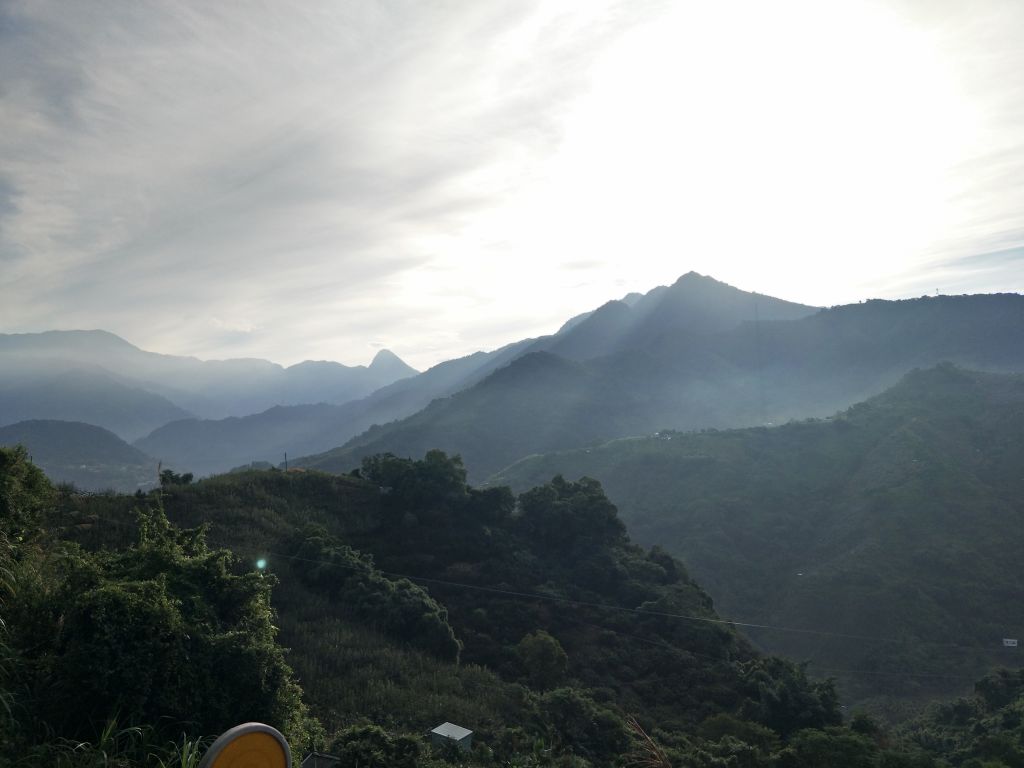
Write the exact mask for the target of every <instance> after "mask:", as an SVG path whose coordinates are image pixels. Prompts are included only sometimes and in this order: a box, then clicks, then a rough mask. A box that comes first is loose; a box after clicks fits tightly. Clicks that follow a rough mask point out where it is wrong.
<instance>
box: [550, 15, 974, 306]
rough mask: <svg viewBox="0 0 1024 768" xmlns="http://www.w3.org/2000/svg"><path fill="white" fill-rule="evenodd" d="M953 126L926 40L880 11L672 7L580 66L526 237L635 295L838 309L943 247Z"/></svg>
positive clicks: (951, 106)
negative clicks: (589, 75) (705, 279)
mask: <svg viewBox="0 0 1024 768" xmlns="http://www.w3.org/2000/svg"><path fill="white" fill-rule="evenodd" d="M973 131H974V127H973V125H972V111H971V108H970V104H969V103H967V102H966V100H965V98H963V97H962V96H961V95H960V94H958V93H957V91H956V88H955V83H954V81H953V78H952V77H951V76H950V75H949V74H948V72H947V70H946V68H945V67H944V65H943V62H942V60H941V58H940V56H939V54H938V53H937V47H936V46H935V45H934V44H933V41H932V40H930V39H929V38H928V37H927V36H925V35H924V34H922V33H921V32H919V31H916V30H914V29H913V28H912V27H911V26H909V24H907V23H905V22H904V21H903V20H901V19H900V18H899V17H897V16H895V15H894V14H893V13H891V12H890V11H885V10H883V9H879V8H875V7H873V6H871V5H867V4H862V3H857V4H848V5H847V6H846V7H845V8H841V7H840V6H838V5H837V4H834V3H829V4H820V3H809V2H808V3H759V2H733V3H686V4H678V5H676V6H674V7H673V9H672V10H670V11H669V12H667V13H666V15H665V16H664V17H662V18H660V19H658V20H657V21H656V22H655V23H652V24H650V25H649V26H647V27H644V28H641V29H639V30H637V31H635V32H634V33H633V34H631V35H629V36H627V37H625V38H624V39H623V40H622V41H621V43H620V44H619V45H617V46H616V47H615V48H613V49H612V50H611V51H610V52H609V53H608V55H607V56H606V57H604V59H603V60H602V61H601V62H600V63H599V64H598V66H597V67H596V69H595V71H594V73H593V88H592V91H591V92H590V94H589V95H588V97H587V98H585V99H584V100H583V101H581V102H580V103H579V105H578V107H577V109H576V110H575V112H574V114H572V115H571V117H570V119H569V121H568V124H567V127H566V138H565V142H564V144H563V147H562V150H561V152H560V155H559V157H558V158H557V160H556V170H555V172H554V173H553V175H552V176H551V177H549V182H548V186H547V189H546V196H545V199H544V200H543V202H542V203H541V205H540V206H538V208H539V209H541V210H546V211H551V212H552V213H551V214H550V215H549V216H548V217H547V226H546V227H544V228H543V229H544V230H545V231H544V235H543V237H542V238H539V239H538V240H549V241H550V243H551V244H554V248H552V246H551V245H550V244H549V246H548V248H552V250H553V251H554V252H557V253H564V252H565V251H566V249H567V248H571V249H572V251H574V252H583V253H586V254H588V255H589V256H591V257H597V258H602V257H603V258H608V259H609V260H610V261H611V262H612V263H617V264H619V265H621V270H622V271H623V273H626V272H627V271H628V273H629V276H630V282H631V283H633V282H634V281H635V284H636V285H637V286H638V287H639V286H647V285H650V284H651V283H652V282H658V281H659V280H660V281H664V280H665V279H667V278H670V277H671V276H672V275H674V274H676V273H679V272H680V270H683V269H688V268H694V269H698V270H699V271H704V272H708V273H711V274H713V275H715V276H716V277H719V278H720V279H723V280H726V281H727V282H731V283H733V284H736V285H740V286H749V287H757V289H758V290H761V291H764V292H768V293H772V292H773V291H777V292H778V294H779V295H784V296H787V297H789V298H803V299H806V300H818V301H820V300H821V297H822V293H823V289H827V286H828V285H830V284H831V285H832V286H833V290H832V296H833V298H834V299H835V300H836V301H838V300H842V299H846V300H852V299H855V298H857V297H856V296H855V295H852V296H851V295H850V289H851V288H852V287H853V284H855V283H856V282H858V281H860V280H862V279H865V278H868V279H871V280H873V281H877V280H878V278H879V276H884V275H886V274H894V273H896V272H898V271H901V270H902V269H904V268H906V267H907V266H909V264H910V263H912V262H913V260H914V259H915V257H920V256H922V255H924V254H925V253H926V252H927V251H928V250H929V248H930V247H931V245H932V244H933V243H934V242H936V241H940V240H942V239H943V237H944V236H945V235H946V234H947V228H948V227H949V226H951V223H952V222H951V215H952V214H951V212H950V210H949V209H948V208H947V200H948V198H949V197H951V196H952V194H953V190H952V187H951V180H950V178H949V174H950V173H951V172H952V170H953V169H954V168H955V166H956V164H957V163H958V162H959V161H961V160H962V159H963V158H964V157H966V155H967V154H968V153H969V151H970V144H971V140H972V135H973ZM540 215H541V216H543V215H544V214H540ZM538 244H539V242H538Z"/></svg>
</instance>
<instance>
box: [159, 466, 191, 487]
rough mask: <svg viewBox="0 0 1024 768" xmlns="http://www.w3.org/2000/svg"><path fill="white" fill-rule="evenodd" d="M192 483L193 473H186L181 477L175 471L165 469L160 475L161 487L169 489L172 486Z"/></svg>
mask: <svg viewBox="0 0 1024 768" xmlns="http://www.w3.org/2000/svg"><path fill="white" fill-rule="evenodd" d="M191 482H192V473H191V472H186V473H185V474H183V475H179V474H178V473H177V472H175V471H174V470H173V469H165V470H164V471H163V472H161V473H160V487H161V488H167V487H168V486H171V485H188V484H189V483H191Z"/></svg>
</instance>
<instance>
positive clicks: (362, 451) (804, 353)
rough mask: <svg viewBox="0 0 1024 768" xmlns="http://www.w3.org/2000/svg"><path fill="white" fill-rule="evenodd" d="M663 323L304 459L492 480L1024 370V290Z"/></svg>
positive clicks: (523, 361) (507, 377)
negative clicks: (630, 442)
mask: <svg viewBox="0 0 1024 768" xmlns="http://www.w3.org/2000/svg"><path fill="white" fill-rule="evenodd" d="M711 283H712V284H709V285H711V287H712V288H713V290H714V291H715V292H716V293H717V292H719V291H720V290H721V289H720V288H719V286H721V284H718V283H714V281H711ZM733 290H735V289H733ZM610 311H611V312H612V313H614V314H613V317H612V321H611V322H610V323H608V324H610V325H612V326H614V327H620V326H619V325H618V322H617V319H618V318H620V317H621V316H622V314H623V312H624V310H623V309H622V308H614V309H611V310H610ZM802 311H803V309H799V308H798V309H797V310H794V314H795V315H798V314H799V312H802ZM591 322H594V323H604V322H605V321H604V320H602V319H601V318H600V313H595V314H593V315H592V316H591V317H589V318H587V319H586V320H584V321H583V322H581V323H578V324H575V325H574V326H572V328H571V329H570V333H573V334H576V333H581V332H584V331H585V329H586V326H587V324H588V323H591ZM662 327H665V328H666V330H665V331H664V332H662V333H657V332H656V330H657V328H658V326H657V325H655V326H653V327H652V328H651V330H649V331H648V332H647V333H646V334H644V335H643V337H642V339H643V340H642V341H638V342H637V343H636V344H624V345H619V346H618V348H617V351H613V352H612V353H611V354H608V355H604V356H599V357H592V358H590V359H589V360H584V361H581V362H579V364H578V366H577V367H575V368H566V367H565V366H564V365H563V364H562V362H561V361H562V358H560V357H558V356H556V355H552V354H551V353H550V352H544V353H541V355H540V356H536V357H535V356H530V355H528V356H524V357H520V358H518V359H516V360H514V361H513V362H512V363H511V364H510V365H509V367H508V369H507V370H505V371H500V372H496V373H494V374H492V378H491V379H488V380H485V381H481V382H480V383H478V384H476V385H474V386H473V387H472V388H469V389H466V390H464V391H462V392H459V393H457V394H455V395H453V396H451V397H449V398H446V399H441V400H437V401H435V402H434V403H432V404H431V405H430V407H428V408H426V409H425V410H423V411H421V412H419V413H416V414H414V415H412V416H410V417H407V418H406V419H404V420H401V421H397V422H394V423H391V424H387V425H383V426H379V427H376V428H373V429H371V430H369V431H367V432H366V433H364V434H362V435H359V436H356V437H354V438H352V439H351V440H350V441H349V442H348V443H346V444H345V445H344V446H342V447H341V448H339V449H336V450H334V451H330V452H328V453H325V454H322V455H319V456H311V457H305V458H303V459H302V460H301V463H302V465H304V466H309V467H316V468H320V469H326V470H330V471H345V470H348V469H351V468H353V467H354V466H357V465H358V463H359V460H360V459H361V457H362V456H365V455H370V454H374V453H380V452H393V453H396V454H398V455H402V456H407V455H418V454H419V453H422V452H423V451H425V450H429V449H431V448H440V449H442V450H445V451H448V452H450V453H458V454H460V455H462V457H463V459H464V460H465V462H466V466H467V469H468V470H469V472H470V478H471V479H473V480H474V481H479V480H482V479H484V478H485V477H487V476H488V475H489V474H491V473H493V472H496V471H498V470H499V469H501V468H502V467H503V466H505V465H506V464H509V463H511V462H512V461H515V460H516V459H518V458H522V457H523V456H526V455H529V454H531V453H544V452H550V451H557V450H565V449H569V448H576V447H579V446H581V445H585V444H586V443H588V442H590V441H598V442H600V441H603V440H607V439H612V438H615V437H625V436H628V435H637V434H645V433H650V432H654V431H657V430H662V429H681V430H688V429H699V428H706V427H714V428H727V427H739V426H748V425H757V424H764V423H770V422H774V423H779V422H783V421H786V420H789V419H791V418H803V417H807V416H825V415H828V414H830V413H833V412H835V411H837V410H840V409H842V408H845V407H847V406H849V405H851V404H852V403H854V402H857V401H859V400H863V399H865V398H867V397H870V396H872V395H874V394H877V393H878V392H880V391H882V390H883V389H884V388H885V387H887V386H890V385H891V384H893V383H895V382H896V381H897V380H899V378H900V377H901V376H903V375H904V374H905V373H906V372H907V371H909V370H910V369H912V368H914V367H923V366H930V365H935V364H936V363H938V362H941V361H944V360H950V361H954V362H957V363H959V364H962V365H965V366H969V367H972V368H979V369H988V370H1003V371H1024V343H1022V342H1021V339H1024V297H1021V296H1019V295H1017V294H993V295H987V296H943V297H926V298H921V299H910V300H903V301H870V302H865V303H862V304H854V305H849V306H843V307H836V308H832V309H828V310H821V311H818V312H814V313H813V314H807V315H804V316H797V317H796V319H792V320H782V319H773V320H757V321H754V322H750V321H743V322H738V323H737V324H736V325H734V326H733V327H732V328H728V329H726V330H718V331H710V332H707V333H703V334H701V333H687V332H683V331H680V330H679V329H677V328H676V329H673V327H672V326H671V325H667V324H666V325H665V326H662ZM709 327H712V328H714V327H716V326H715V325H714V324H713V323H712V324H709ZM717 327H722V326H720V325H719V326H717ZM615 344H618V337H616V340H615ZM535 347H536V345H535V346H534V347H531V349H532V348H535ZM545 355H546V357H545ZM517 367H521V368H523V369H524V370H523V371H522V375H519V374H518V373H517V372H516V368H517ZM513 380H514V381H515V385H514V386H513V385H510V382H512V381H513ZM552 381H557V385H552V384H551V382H552Z"/></svg>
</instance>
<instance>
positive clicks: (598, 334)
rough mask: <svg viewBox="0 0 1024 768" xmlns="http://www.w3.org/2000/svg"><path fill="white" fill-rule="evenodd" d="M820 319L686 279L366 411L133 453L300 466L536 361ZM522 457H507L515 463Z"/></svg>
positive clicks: (219, 433) (239, 425)
mask: <svg viewBox="0 0 1024 768" xmlns="http://www.w3.org/2000/svg"><path fill="white" fill-rule="evenodd" d="M815 311H817V310H816V309H815V308H814V307H808V306H804V305H801V304H794V303H792V302H786V301H782V300H779V299H773V298H771V297H767V296H761V295H759V294H754V293H748V292H746V291H741V290H739V289H736V288H732V287H731V286H728V285H726V284H724V283H721V282H719V281H717V280H714V279H713V278H710V277H705V276H703V275H699V274H697V273H695V272H690V273H687V274H685V275H683V276H682V277H680V278H679V280H677V281H676V282H675V283H674V284H673V285H671V286H661V287H658V288H654V289H653V290H651V291H649V292H648V293H646V294H630V295H628V296H626V297H624V298H623V300H621V301H613V302H609V303H608V304H605V305H604V306H602V307H600V308H598V309H597V310H595V311H593V312H588V313H584V314H582V315H578V316H576V317H574V318H572V319H570V320H568V321H566V323H565V324H564V325H563V326H562V327H561V328H560V329H559V331H558V332H557V333H555V334H553V335H551V336H544V337H541V338H538V339H524V340H522V341H518V342H514V343H512V344H508V345H506V346H504V347H501V348H500V349H497V350H494V351H492V352H477V353H475V354H473V355H469V356H467V357H463V358H459V359H457V360H449V361H446V362H443V363H439V364H438V365H436V366H434V367H433V368H431V369H429V370H427V371H425V372H423V373H421V374H419V375H418V376H415V377H410V378H406V379H402V380H399V381H396V382H394V383H392V384H390V385H388V386H386V387H382V388H381V389H380V390H378V391H376V392H374V393H373V394H372V395H370V396H368V397H366V398H364V399H363V400H361V401H356V402H352V403H346V404H344V405H341V406H326V405H323V406H317V407H316V408H315V409H313V408H307V407H301V408H283V409H274V410H273V412H269V411H268V412H265V413H259V414H254V415H251V416H248V417H246V418H243V419H239V420H233V419H224V420H220V421H189V422H182V423H179V424H169V425H167V426H165V427H163V428H161V429H159V430H156V431H155V432H154V433H153V434H151V435H149V436H147V437H146V438H145V439H144V440H141V441H139V442H138V443H137V445H138V446H139V447H140V448H143V449H144V450H146V451H148V452H150V453H152V454H153V455H155V456H159V457H161V458H164V459H165V460H167V461H170V462H171V463H174V464H176V465H190V466H193V467H195V468H196V469H197V470H198V471H200V472H202V473H207V472H222V471H226V470H228V469H229V468H231V467H234V466H238V465H240V464H245V463H248V462H250V461H253V460H263V461H267V460H269V461H274V462H279V461H281V459H282V456H283V454H284V453H285V452H287V453H288V454H289V455H290V456H299V455H303V454H312V453H317V452H321V451H326V450H329V449H331V448H334V447H336V446H339V445H341V444H343V443H345V442H346V441H347V440H349V439H352V438H355V437H356V436H358V435H360V434H361V433H363V432H365V431H366V430H368V429H371V428H372V427H374V425H379V424H388V423H389V422H393V421H395V420H397V419H402V418H406V417H413V416H414V415H415V414H418V413H419V412H420V411H421V410H422V409H424V408H427V407H428V406H431V403H432V402H433V401H435V400H438V399H439V398H441V399H443V398H447V397H450V396H452V395H455V394H456V393H458V392H461V391H463V390H465V389H467V388H468V387H470V386H472V385H474V384H477V383H479V382H481V381H482V380H484V379H485V378H486V377H487V376H489V375H491V374H493V373H495V372H496V371H499V370H501V369H502V368H504V367H505V366H508V365H509V364H510V363H512V362H513V361H516V360H518V359H520V358H523V357H524V356H527V355H530V354H536V353H544V354H549V355H550V354H552V353H553V354H554V355H558V356H559V358H565V359H570V360H577V361H579V360H586V359H590V358H594V357H600V356H607V355H609V354H612V353H614V352H617V351H624V350H626V349H629V348H631V347H633V346H635V344H637V343H640V341H642V340H646V339H649V338H652V337H660V336H664V335H668V334H683V335H689V334H697V335H699V334H702V333H707V332H709V331H711V330H720V329H723V328H732V327H735V326H738V325H740V324H742V323H743V322H747V321H753V320H756V319H757V318H758V317H759V316H760V317H764V318H766V319H768V318H778V319H789V318H798V317H804V316H806V315H808V314H811V313H813V312H815ZM431 407H432V408H433V407H434V406H431ZM566 439H570V438H569V436H567V438H566ZM574 444H575V443H574ZM517 457H518V455H515V456H511V455H510V456H509V460H510V461H511V460H513V459H514V458H517Z"/></svg>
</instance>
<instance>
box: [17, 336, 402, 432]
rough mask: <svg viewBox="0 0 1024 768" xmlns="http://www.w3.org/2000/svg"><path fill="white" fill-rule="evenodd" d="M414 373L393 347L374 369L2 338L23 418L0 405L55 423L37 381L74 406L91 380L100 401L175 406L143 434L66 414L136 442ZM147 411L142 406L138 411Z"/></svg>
mask: <svg viewBox="0 0 1024 768" xmlns="http://www.w3.org/2000/svg"><path fill="white" fill-rule="evenodd" d="M415 373H416V371H415V370H414V369H412V368H410V367H409V366H408V365H406V364H405V363H404V362H402V361H401V360H400V359H399V358H398V357H397V356H396V355H395V354H393V353H392V352H390V351H388V350H381V351H379V352H378V353H377V355H376V357H374V359H373V362H372V363H370V365H369V366H354V367H349V366H345V365H342V364H340V363H334V362H325V361H313V360H307V361H305V362H303V363H298V364H297V365H293V366H290V367H287V368H285V367H283V366H280V365H278V364H276V363H271V362H269V361H267V360H258V359H235V360H199V359H197V358H194V357H181V356H177V355H162V354H156V353H154V352H146V351H144V350H141V349H139V348H138V347H136V346H134V345H132V344H130V343H128V342H127V341H125V340H124V339H122V338H120V337H118V336H115V335H114V334H112V333H108V332H106V331H47V332H44V333H24V334H0V387H2V388H3V391H8V390H10V391H11V392H12V395H11V396H10V397H11V398H12V400H13V398H14V396H15V393H16V394H17V396H18V397H20V400H18V402H19V403H20V409H21V410H20V411H18V413H17V415H18V416H20V417H21V418H20V419H19V418H12V417H11V416H10V415H8V414H9V409H11V408H12V406H9V405H8V404H7V403H6V402H5V401H0V418H2V419H3V421H5V422H8V423H10V422H12V421H19V420H21V419H25V418H46V417H51V418H52V417H53V414H52V412H51V411H50V410H49V409H52V408H53V407H54V405H55V402H56V398H51V399H43V400H40V401H38V402H36V401H35V400H33V398H32V396H31V395H32V382H33V381H37V380H40V379H42V380H49V379H55V380H58V381H60V380H64V381H66V382H67V383H66V391H64V392H62V393H61V394H62V395H63V396H64V397H62V398H61V399H64V400H68V398H67V397H66V396H67V395H70V396H71V398H70V400H68V401H69V402H74V401H75V399H76V398H75V390H74V388H73V384H74V382H75V381H76V380H78V379H79V378H80V377H81V376H83V375H85V376H87V377H89V378H90V379H91V380H92V381H94V382H95V383H94V384H92V389H93V390H95V394H96V396H102V395H104V394H106V393H103V392H102V389H103V388H105V387H106V388H109V389H111V393H110V395H109V397H110V398H111V399H114V400H120V399H123V397H124V390H123V387H127V388H130V389H132V390H138V391H140V392H144V393H146V394H147V395H148V396H149V399H150V400H151V401H152V403H153V404H155V403H169V404H171V405H173V407H175V408H176V409H177V410H175V411H174V412H167V413H163V412H160V413H158V415H156V416H154V418H152V419H151V420H150V421H149V422H147V423H146V424H147V426H148V424H152V426H148V428H146V429H144V431H142V432H141V434H138V433H136V431H135V430H133V429H130V428H126V427H125V426H124V425H123V424H122V423H120V422H117V421H110V420H109V419H108V422H107V423H104V422H103V421H100V419H101V418H103V415H102V413H97V412H96V409H93V410H91V411H90V410H89V409H87V408H85V407H84V406H83V407H80V409H79V411H77V412H75V411H74V410H73V407H72V406H68V407H67V410H68V411H69V412H68V413H66V414H63V415H62V416H61V418H69V419H72V420H77V421H86V422H89V423H94V424H97V425H98V426H104V427H107V428H109V429H111V430H112V431H114V432H117V433H118V434H120V435H121V436H122V437H124V438H126V439H132V440H134V439H136V438H138V437H141V436H142V435H144V434H148V432H150V431H152V430H153V429H155V428H156V427H158V426H161V425H162V424H166V423H168V422H169V421H172V420H174V419H181V418H189V417H202V418H223V417H227V416H244V415H248V414H251V413H256V412H259V411H263V410H266V409H267V408H270V407H273V406H275V405H290V404H303V403H321V402H323V403H344V402H348V401H350V400H354V399H356V398H359V397H363V396H365V395H367V394H369V393H371V392H373V391H374V390H376V389H379V388H380V387H382V386H384V385H386V384H390V383H391V382H393V381H396V380H398V379H401V378H404V377H407V376H412V375H414V374H415ZM117 385H121V387H122V388H118V386H117ZM138 397H141V396H138ZM157 398H159V400H157ZM77 399H80V400H84V399H85V397H79V398H77ZM145 406H146V404H143V403H140V404H139V406H138V408H139V410H144V408H145ZM75 407H78V406H75ZM151 407H152V406H151ZM165 407H166V406H165Z"/></svg>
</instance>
